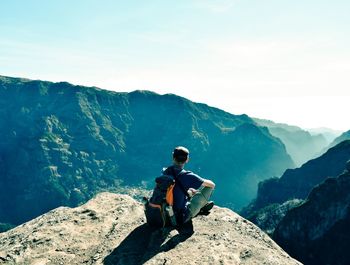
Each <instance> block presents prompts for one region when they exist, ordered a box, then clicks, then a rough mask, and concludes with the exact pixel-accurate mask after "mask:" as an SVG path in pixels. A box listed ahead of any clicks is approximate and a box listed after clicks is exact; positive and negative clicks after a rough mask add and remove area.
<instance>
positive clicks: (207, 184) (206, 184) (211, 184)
mask: <svg viewBox="0 0 350 265" xmlns="http://www.w3.org/2000/svg"><path fill="white" fill-rule="evenodd" d="M202 186H204V187H209V188H212V189H214V188H215V183H214V182H212V181H211V180H209V179H204V182H203V184H202Z"/></svg>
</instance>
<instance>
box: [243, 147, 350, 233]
mask: <svg viewBox="0 0 350 265" xmlns="http://www.w3.org/2000/svg"><path fill="white" fill-rule="evenodd" d="M349 159H350V141H345V142H342V143H340V144H338V145H337V146H335V147H333V148H331V149H330V150H329V151H328V152H326V153H325V154H324V155H322V156H320V157H319V158H316V159H314V160H311V161H309V162H307V163H305V164H304V165H303V166H302V167H300V168H297V169H293V170H287V171H286V172H285V173H284V174H283V175H282V177H281V178H279V179H278V178H273V179H269V180H266V181H264V182H262V183H260V184H259V189H258V195H257V198H256V200H255V201H253V202H252V203H251V204H250V205H249V206H248V207H246V208H245V209H244V210H243V211H242V212H241V214H242V215H243V216H245V217H246V218H248V219H249V220H251V221H252V222H254V223H255V224H257V225H258V226H259V227H260V228H262V229H264V230H265V231H266V232H268V233H273V231H274V229H275V227H276V226H277V225H278V223H279V222H280V221H281V220H282V218H283V217H284V216H285V214H286V213H287V212H288V211H289V210H290V209H292V208H294V207H295V206H298V205H299V204H300V203H301V202H302V201H303V200H304V199H306V197H307V196H308V194H309V193H310V191H311V190H312V189H313V187H314V186H316V185H318V184H320V183H322V182H323V181H324V180H325V179H326V178H328V177H332V176H333V177H334V176H337V175H339V174H340V173H342V172H343V170H344V164H345V163H346V161H347V160H349Z"/></svg>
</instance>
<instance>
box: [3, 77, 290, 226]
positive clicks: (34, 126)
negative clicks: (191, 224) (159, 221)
mask: <svg viewBox="0 0 350 265" xmlns="http://www.w3.org/2000/svg"><path fill="white" fill-rule="evenodd" d="M0 133H1V135H0V136H1V137H0V222H1V223H7V224H16V225H17V224H20V223H23V222H25V221H27V220H30V219H32V218H34V217H36V216H38V215H40V214H42V213H45V212H47V211H49V210H51V209H53V208H56V207H58V206H76V205H79V204H81V203H83V202H86V201H87V200H88V199H90V198H91V197H92V196H93V195H94V194H96V193H97V192H99V191H101V190H111V189H112V190H113V189H117V190H119V189H120V188H122V187H127V186H134V187H143V188H146V189H147V188H148V189H151V188H153V185H154V178H155V177H157V176H158V175H159V174H160V170H161V168H162V167H164V166H167V165H169V164H171V151H172V150H173V148H174V147H175V146H177V145H184V146H187V147H188V148H189V149H190V151H191V155H190V157H191V158H190V159H191V162H190V163H189V164H188V169H190V170H193V171H194V172H196V173H198V174H199V175H201V176H202V177H204V178H209V179H213V180H214V181H215V182H216V184H217V190H216V191H215V193H214V199H215V200H216V202H217V203H219V204H222V205H229V206H231V207H232V208H240V207H242V206H244V205H245V204H247V203H248V202H249V201H250V200H251V199H253V198H254V196H255V194H256V191H257V183H258V182H259V181H261V180H264V179H266V178H269V177H271V176H276V175H280V174H282V172H283V171H284V170H285V169H286V168H289V167H293V162H292V160H291V158H290V156H289V155H288V154H287V153H286V150H285V147H284V145H283V143H282V142H281V141H280V140H279V139H278V138H276V137H273V136H272V135H271V134H270V133H269V131H268V130H267V129H266V128H262V127H259V126H257V125H256V123H255V122H254V121H253V120H252V119H251V118H249V117H248V116H247V115H233V114H230V113H227V112H224V111H222V110H219V109H216V108H212V107H209V106H207V105H205V104H199V103H194V102H191V101H189V100H187V99H185V98H182V97H179V96H176V95H170V94H167V95H163V96H162V95H158V94H156V93H153V92H149V91H135V92H131V93H116V92H111V91H106V90H102V89H99V88H94V87H82V86H74V85H71V84H69V83H66V82H60V83H52V82H47V81H39V80H28V79H20V78H10V77H3V76H2V77H0Z"/></svg>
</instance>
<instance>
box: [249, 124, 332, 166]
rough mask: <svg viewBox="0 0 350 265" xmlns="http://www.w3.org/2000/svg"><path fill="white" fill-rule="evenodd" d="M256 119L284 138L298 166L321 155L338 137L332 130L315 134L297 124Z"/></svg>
mask: <svg viewBox="0 0 350 265" xmlns="http://www.w3.org/2000/svg"><path fill="white" fill-rule="evenodd" d="M254 120H255V121H256V122H257V123H258V124H259V125H260V126H266V127H267V128H268V129H269V132H270V133H271V134H272V135H273V136H275V137H278V138H279V139H281V140H282V142H283V143H284V144H285V146H286V149H287V152H288V154H290V156H291V157H292V159H293V161H294V162H295V165H296V166H297V167H299V166H301V165H302V164H304V163H305V162H307V161H309V160H310V159H313V158H315V157H317V156H319V155H320V154H321V152H324V151H325V150H324V149H325V148H326V147H327V146H328V145H329V144H330V142H331V141H332V140H334V138H335V137H336V134H331V131H325V130H323V131H320V133H317V134H315V133H310V132H309V131H306V130H303V129H301V128H299V127H297V126H291V125H288V124H283V123H275V122H273V121H270V120H263V119H257V118H254ZM332 136H333V137H332Z"/></svg>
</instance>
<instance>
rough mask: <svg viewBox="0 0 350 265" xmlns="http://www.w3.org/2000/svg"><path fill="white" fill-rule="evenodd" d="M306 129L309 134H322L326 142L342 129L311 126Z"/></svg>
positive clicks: (330, 140)
mask: <svg viewBox="0 0 350 265" xmlns="http://www.w3.org/2000/svg"><path fill="white" fill-rule="evenodd" d="M307 131H308V132H310V133H311V135H317V134H322V135H323V136H324V137H325V138H326V139H327V142H328V143H331V142H332V141H333V140H334V139H335V138H337V137H338V136H339V135H341V134H342V131H339V130H333V129H330V128H325V127H320V128H311V129H307Z"/></svg>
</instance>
